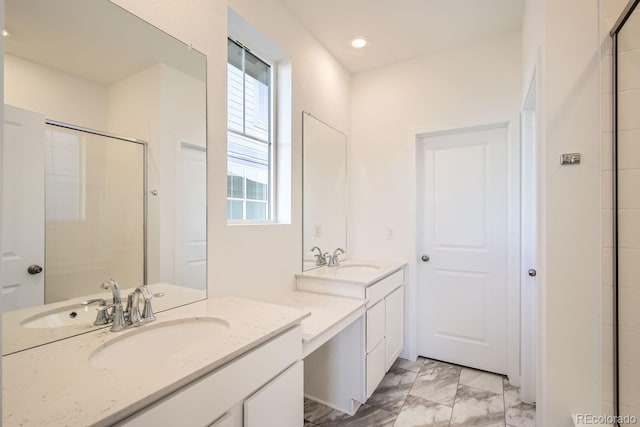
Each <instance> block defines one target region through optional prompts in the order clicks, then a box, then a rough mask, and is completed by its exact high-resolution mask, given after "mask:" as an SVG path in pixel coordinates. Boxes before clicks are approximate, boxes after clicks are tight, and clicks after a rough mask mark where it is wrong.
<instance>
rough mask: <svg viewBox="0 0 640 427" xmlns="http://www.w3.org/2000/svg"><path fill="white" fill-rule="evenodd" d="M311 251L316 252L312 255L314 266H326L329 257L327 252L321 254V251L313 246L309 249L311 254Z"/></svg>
mask: <svg viewBox="0 0 640 427" xmlns="http://www.w3.org/2000/svg"><path fill="white" fill-rule="evenodd" d="M313 251H317V252H318V253H317V254H313V256H314V257H316V265H326V264H327V257H328V256H329V252H325V253H322V249H320V248H319V247H317V246H314V247H312V248H311V252H312V253H313Z"/></svg>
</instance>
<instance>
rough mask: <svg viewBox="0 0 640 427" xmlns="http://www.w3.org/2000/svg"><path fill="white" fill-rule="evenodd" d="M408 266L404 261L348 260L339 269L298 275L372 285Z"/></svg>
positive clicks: (297, 275) (320, 270) (330, 268)
mask: <svg viewBox="0 0 640 427" xmlns="http://www.w3.org/2000/svg"><path fill="white" fill-rule="evenodd" d="M405 265H407V263H406V262H404V261H369V260H353V259H348V260H346V261H341V262H340V266H339V267H327V266H322V267H318V268H315V269H313V270H307V271H305V272H302V273H298V274H296V277H297V278H303V279H323V280H333V281H338V282H349V283H359V284H361V285H364V286H369V285H372V284H373V283H375V282H377V281H378V280H380V279H382V278H384V277H386V276H388V275H390V274H392V273H395V272H396V271H398V270H400V269H401V268H403V267H404V266H405Z"/></svg>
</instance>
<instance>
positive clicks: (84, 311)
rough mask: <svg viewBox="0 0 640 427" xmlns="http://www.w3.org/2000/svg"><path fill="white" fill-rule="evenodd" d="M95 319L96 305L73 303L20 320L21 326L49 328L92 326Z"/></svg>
mask: <svg viewBox="0 0 640 427" xmlns="http://www.w3.org/2000/svg"><path fill="white" fill-rule="evenodd" d="M95 320H96V309H95V307H93V306H86V305H82V304H73V305H67V306H64V307H60V308H56V309H55V310H49V311H45V312H44V313H38V314H36V315H35V316H31V317H28V318H26V319H24V320H23V321H22V322H20V326H22V327H23V328H47V329H50V328H63V327H67V326H81V325H86V326H92V325H93V322H94V321H95Z"/></svg>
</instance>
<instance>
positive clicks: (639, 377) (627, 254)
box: [611, 0, 640, 426]
mask: <svg viewBox="0 0 640 427" xmlns="http://www.w3.org/2000/svg"><path fill="white" fill-rule="evenodd" d="M639 3H640V0H634V1H631V2H630V3H629V4H628V5H627V7H626V9H625V11H624V13H623V14H622V16H621V17H620V19H619V20H618V22H617V23H616V25H615V27H614V29H613V30H612V32H611V35H612V37H613V54H614V61H613V64H614V70H613V71H614V73H613V75H614V87H613V93H614V103H613V105H614V121H613V123H614V129H613V131H614V132H613V137H614V176H613V178H614V215H613V218H614V274H615V277H614V326H615V327H614V331H613V332H614V344H615V354H614V366H615V373H614V379H615V384H614V394H615V396H614V406H615V410H616V415H617V416H618V417H617V421H618V425H619V426H629V425H632V423H633V421H634V418H635V419H637V420H640V7H638V4H639Z"/></svg>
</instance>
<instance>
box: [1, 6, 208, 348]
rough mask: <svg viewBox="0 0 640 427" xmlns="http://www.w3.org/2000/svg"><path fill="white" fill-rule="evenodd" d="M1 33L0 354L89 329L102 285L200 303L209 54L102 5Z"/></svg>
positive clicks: (30, 14) (29, 10) (21, 13)
mask: <svg viewBox="0 0 640 427" xmlns="http://www.w3.org/2000/svg"><path fill="white" fill-rule="evenodd" d="M5 28H6V31H7V35H6V36H5V55H4V67H5V68H4V78H5V81H4V87H5V99H4V104H5V107H4V108H5V123H4V145H3V170H2V182H3V240H2V263H3V269H2V271H3V277H2V292H3V297H4V298H3V335H2V336H3V353H4V354H9V353H12V352H15V351H20V350H23V349H26V348H30V347H33V346H36V345H41V344H44V343H46V342H50V341H55V340H59V339H62V338H66V337H69V336H73V335H76V334H79V333H83V332H87V331H90V330H93V329H95V328H97V327H96V326H93V320H94V319H95V315H96V307H95V305H83V304H82V302H86V301H87V300H90V299H94V298H103V299H106V300H107V301H110V300H111V294H110V293H109V292H107V291H106V290H104V289H102V288H100V285H101V283H102V282H104V281H106V280H108V279H111V278H113V279H115V280H116V281H117V282H118V283H119V284H120V287H121V288H122V289H123V291H122V292H123V297H125V298H126V292H128V290H131V289H132V288H135V287H137V286H140V285H143V284H145V285H148V286H149V287H150V288H151V290H152V291H153V292H154V293H157V294H163V295H162V297H161V298H160V297H159V296H160V295H157V296H158V297H157V298H154V301H153V306H154V309H155V311H156V312H157V311H161V310H166V309H168V308H172V307H176V306H179V305H184V304H187V303H189V302H193V301H197V300H201V299H204V298H206V174H207V173H206V57H205V56H204V55H203V54H201V53H200V52H197V51H196V50H194V49H192V48H191V47H190V46H188V45H186V44H185V43H183V42H181V41H179V40H177V39H175V38H173V37H171V36H170V35H168V34H166V33H164V32H163V31H161V30H159V29H158V28H156V27H154V26H152V25H150V24H149V23H147V22H145V21H143V20H141V19H140V18H138V17H136V16H135V15H133V14H131V13H129V12H127V11H126V10H124V9H122V8H120V7H119V6H117V5H115V4H113V3H112V2H110V1H108V0H67V1H65V2H51V1H49V0H6V1H5Z"/></svg>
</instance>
